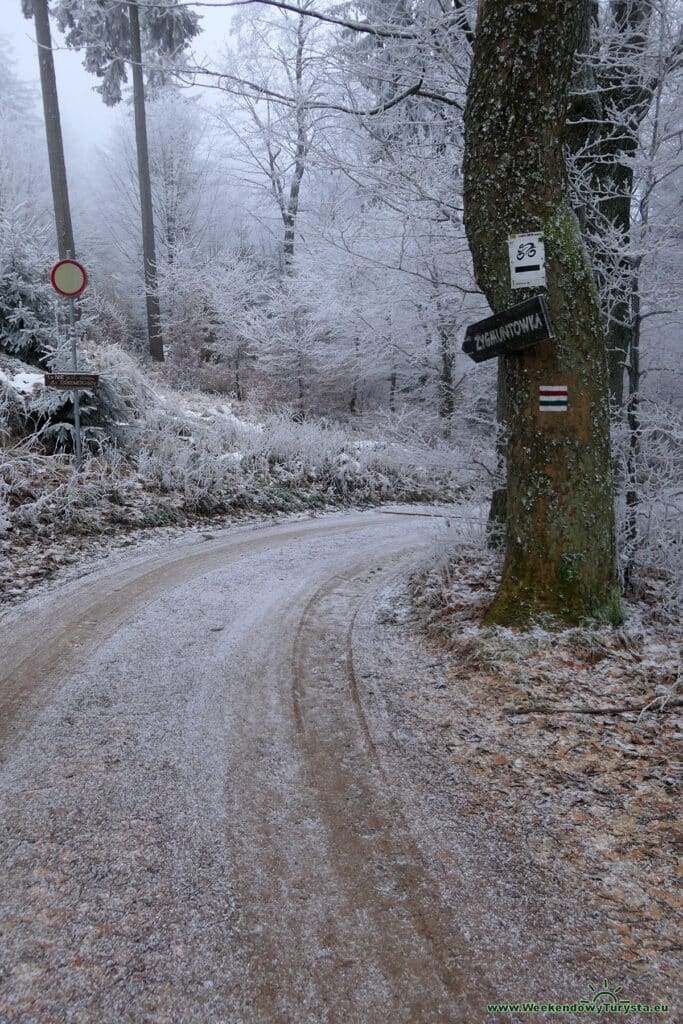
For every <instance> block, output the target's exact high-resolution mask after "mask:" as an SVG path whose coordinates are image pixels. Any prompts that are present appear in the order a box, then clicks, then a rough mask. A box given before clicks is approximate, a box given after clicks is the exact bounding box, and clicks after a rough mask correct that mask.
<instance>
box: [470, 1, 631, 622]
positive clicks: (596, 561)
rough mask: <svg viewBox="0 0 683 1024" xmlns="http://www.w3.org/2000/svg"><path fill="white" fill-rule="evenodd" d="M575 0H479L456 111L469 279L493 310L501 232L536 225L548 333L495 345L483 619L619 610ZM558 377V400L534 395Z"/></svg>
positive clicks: (504, 280) (502, 274) (506, 282)
mask: <svg viewBox="0 0 683 1024" xmlns="http://www.w3.org/2000/svg"><path fill="white" fill-rule="evenodd" d="M579 30H580V8H579V5H577V4H575V3H574V2H573V0H553V2H552V3H546V4H543V5H538V4H510V3H507V2H506V0H483V2H482V3H480V5H479V22H478V25H477V35H476V41H475V47H474V59H473V66H472V77H471V79H470V84H469V89H468V99H467V108H466V111H465V167H464V170H465V214H466V221H465V223H466V227H467V235H468V239H469V242H470V247H471V250H472V257H473V260H474V268H475V274H476V277H477V281H478V283H479V285H480V287H481V289H482V291H483V292H484V294H485V295H486V298H487V300H488V302H489V305H490V306H491V308H492V309H493V310H494V311H495V312H500V311H502V310H504V309H506V308H507V307H509V306H511V305H512V304H513V301H519V300H520V299H521V298H523V297H524V293H523V292H522V293H520V292H519V291H517V292H515V293H513V292H512V290H511V285H510V272H509V267H508V247H507V239H508V237H509V236H510V235H512V234H514V233H524V232H529V231H539V232H541V233H542V234H543V235H544V237H545V245H546V264H547V278H548V284H547V298H548V306H549V310H550V317H551V321H552V323H553V325H554V328H555V334H556V337H555V340H554V341H553V342H544V343H542V344H540V345H536V346H534V347H533V348H531V349H528V350H526V351H524V352H521V353H517V354H510V355H503V356H501V357H500V365H501V375H500V376H501V384H502V388H503V399H504V416H505V422H506V427H507V430H508V440H507V446H506V457H507V473H508V478H507V479H508V482H507V546H506V555H505V565H504V568H503V577H502V580H501V584H500V587H499V590H498V593H497V594H496V597H495V599H494V602H493V604H492V606H491V608H490V609H489V612H488V616H487V620H488V621H489V622H491V623H508V624H509V623H515V622H521V621H525V620H528V619H530V618H533V617H535V616H538V615H542V614H544V613H550V614H552V615H555V616H557V617H558V618H559V619H561V620H564V621H569V622H572V621H573V622H575V621H577V620H579V619H580V618H582V617H583V616H586V615H610V616H611V617H614V616H615V615H617V614H618V613H619V600H618V591H617V569H616V551H615V528H614V503H613V495H612V481H611V465H610V433H609V391H608V382H607V367H606V360H605V338H604V333H603V329H602V325H601V318H600V307H599V300H598V293H597V289H596V287H595V283H594V280H593V275H592V272H591V268H590V265H589V263H588V260H587V257H586V253H585V249H584V245H583V242H582V239H581V234H580V228H579V223H578V221H577V219H576V217H575V215H574V213H573V212H572V209H571V206H570V203H569V198H568V182H567V171H566V165H565V158H564V154H563V143H564V137H565V121H566V112H567V103H568V93H569V86H570V80H571V73H572V66H573V61H574V55H575V51H576V48H577V45H578V41H579ZM553 384H555V385H560V384H563V385H566V386H567V387H568V391H569V405H568V409H567V411H566V412H563V413H561V414H556V415H554V416H550V415H549V414H548V413H547V412H545V411H543V410H542V409H541V408H540V403H539V387H540V386H541V385H553Z"/></svg>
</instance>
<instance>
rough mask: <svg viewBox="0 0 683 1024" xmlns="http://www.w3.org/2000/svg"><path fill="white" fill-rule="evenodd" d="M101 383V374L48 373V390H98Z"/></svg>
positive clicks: (46, 381)
mask: <svg viewBox="0 0 683 1024" xmlns="http://www.w3.org/2000/svg"><path fill="white" fill-rule="evenodd" d="M99 382H100V375H99V373H46V374H45V387H46V388H65V389H69V388H86V389H87V388H96V387H97V386H98V384H99Z"/></svg>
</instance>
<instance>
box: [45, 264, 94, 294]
mask: <svg viewBox="0 0 683 1024" xmlns="http://www.w3.org/2000/svg"><path fill="white" fill-rule="evenodd" d="M51 277H52V287H53V288H54V290H55V291H56V292H59V294H60V295H64V296H65V297H66V298H67V299H73V298H75V297H76V296H77V295H80V294H81V292H82V291H83V289H84V288H85V286H86V285H87V283H88V275H87V274H86V272H85V267H84V266H83V265H82V264H81V263H78V262H77V260H60V261H59V263H55V265H54V267H53V268H52V275H51Z"/></svg>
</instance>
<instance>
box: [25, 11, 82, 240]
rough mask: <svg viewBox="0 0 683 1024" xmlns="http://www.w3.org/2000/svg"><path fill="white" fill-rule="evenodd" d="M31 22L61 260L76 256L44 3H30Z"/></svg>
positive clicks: (48, 22)
mask: <svg viewBox="0 0 683 1024" xmlns="http://www.w3.org/2000/svg"><path fill="white" fill-rule="evenodd" d="M33 22H34V25H35V29H36V42H37V44H38V65H39V67H40V88H41V92H42V94H43V111H44V113H45V134H46V136H47V153H48V159H49V161H50V182H51V184H52V201H53V203H54V208H55V226H56V229H57V251H58V252H59V258H60V259H62V260H63V259H65V258H66V256H67V254H69V255H71V256H75V255H76V246H75V245H74V233H73V228H72V225H71V208H70V206H69V190H68V186H67V180H66V165H65V163H64V145H63V142H62V126H61V122H60V119H59V100H58V98H57V80H56V78H55V65H54V60H53V59H52V37H51V34H50V19H49V16H48V9H47V0H33Z"/></svg>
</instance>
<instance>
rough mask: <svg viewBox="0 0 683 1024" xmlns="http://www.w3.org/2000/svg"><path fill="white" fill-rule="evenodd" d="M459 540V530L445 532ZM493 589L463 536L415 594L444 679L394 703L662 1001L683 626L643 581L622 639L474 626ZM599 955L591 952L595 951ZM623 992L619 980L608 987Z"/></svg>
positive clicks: (666, 985)
mask: <svg viewBox="0 0 683 1024" xmlns="http://www.w3.org/2000/svg"><path fill="white" fill-rule="evenodd" d="M454 532H455V531H454ZM499 575H500V559H499V557H498V556H497V555H496V554H495V553H493V552H491V551H490V550H489V549H488V548H487V547H486V542H485V530H484V527H483V525H481V524H480V525H479V526H477V525H472V523H470V525H469V526H467V527H466V528H465V529H463V530H461V531H460V534H459V535H457V536H456V538H455V543H453V542H451V544H450V545H449V546H448V548H447V549H446V550H444V552H443V553H442V554H441V555H440V556H439V557H438V558H437V560H436V562H435V564H434V566H433V567H432V568H431V569H430V570H429V571H428V572H426V573H424V574H422V575H421V576H420V577H419V578H418V579H416V580H414V583H413V608H414V611H415V613H416V616H417V620H418V622H419V624H420V629H421V631H422V632H423V635H424V636H425V638H426V640H427V643H428V645H429V646H430V647H431V648H432V650H439V651H441V652H446V656H447V661H448V665H449V666H450V667H449V671H448V674H447V677H446V681H444V680H443V679H441V680H440V681H438V683H437V684H435V683H434V680H433V679H427V678H425V679H424V680H416V684H415V688H414V692H412V693H408V694H406V695H404V696H405V701H406V704H407V706H408V707H410V708H411V709H412V712H413V714H414V715H416V716H417V717H418V718H419V719H420V720H421V723H420V724H421V729H422V731H423V732H424V734H425V735H426V736H427V737H428V739H429V741H430V743H431V744H432V746H433V747H434V748H435V750H436V751H437V752H438V757H439V759H440V760H441V762H442V763H443V765H444V770H445V771H447V772H450V773H455V775H456V776H457V777H458V778H459V779H460V780H461V785H465V780H466V782H467V784H468V785H469V787H470V789H469V792H470V794H471V799H470V801H469V805H468V807H466V808H465V811H464V813H467V814H472V815H480V816H483V817H485V818H487V819H488V818H490V819H491V820H492V821H495V822H497V823H499V824H501V823H502V824H501V827H503V829H504V830H505V829H507V831H508V833H509V838H510V840H511V841H514V842H515V843H516V844H522V845H523V847H524V848H525V850H526V851H527V853H528V856H529V857H530V858H531V860H532V862H534V863H537V864H538V865H539V867H540V868H542V869H543V870H545V871H548V872H550V874H551V876H552V877H557V879H558V884H561V885H562V886H565V887H566V889H567V891H568V892H573V893H575V894H579V895H577V898H579V899H580V900H582V901H584V902H585V901H587V902H588V906H589V908H590V909H591V914H592V915H593V916H594V918H595V920H596V928H597V929H598V932H600V930H602V932H601V933H602V934H603V935H604V936H605V942H607V936H609V938H610V941H613V940H614V938H615V936H618V942H619V945H620V947H621V950H622V963H621V964H620V965H616V966H615V971H617V972H618V969H619V970H621V971H622V973H624V971H625V972H626V974H625V975H624V976H625V977H626V976H630V975H629V968H630V967H633V969H634V970H635V972H636V974H637V976H638V977H641V978H642V977H646V978H648V979H650V981H651V983H652V985H653V994H654V991H655V990H658V989H659V990H661V992H662V993H663V994H666V995H668V997H669V998H670V999H672V998H673V996H674V994H675V992H676V990H677V986H678V985H679V982H680V973H679V971H680V925H681V900H680V895H679V893H678V882H679V879H680V872H681V868H680V862H679V859H678V850H680V842H681V838H682V837H681V829H680V817H679V813H678V799H679V790H680V782H681V773H682V765H681V759H680V749H681V747H680V744H681V740H682V739H683V714H682V711H683V686H682V685H681V682H682V680H681V675H682V673H681V653H682V650H683V644H681V637H680V628H679V625H678V620H677V619H675V618H672V617H671V615H670V614H669V613H670V612H671V607H672V606H671V602H670V600H668V599H667V600H665V599H664V595H663V593H662V588H663V587H664V586H665V584H666V581H665V580H662V579H661V578H660V579H657V578H656V576H655V574H653V575H652V578H651V579H650V581H649V583H645V582H643V583H642V586H641V589H640V593H639V596H638V598H632V599H630V600H627V601H626V622H625V624H624V625H623V626H622V627H619V628H617V627H614V626H611V625H600V624H596V623H590V624H588V623H587V624H586V625H585V626H583V627H579V628H574V629H566V630H563V631H560V632H558V631H557V630H554V629H544V628H542V627H541V626H536V627H534V628H533V629H531V630H529V631H526V632H518V631H514V630H511V629H504V628H500V627H498V628H482V625H481V623H482V618H483V615H484V612H485V610H486V608H487V607H488V605H489V604H490V602H491V599H492V597H493V594H494V592H495V588H496V585H497V582H498V579H499ZM594 952H595V950H594V949H593V950H591V953H594ZM619 978H620V981H621V980H622V975H621V974H620V975H619Z"/></svg>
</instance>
